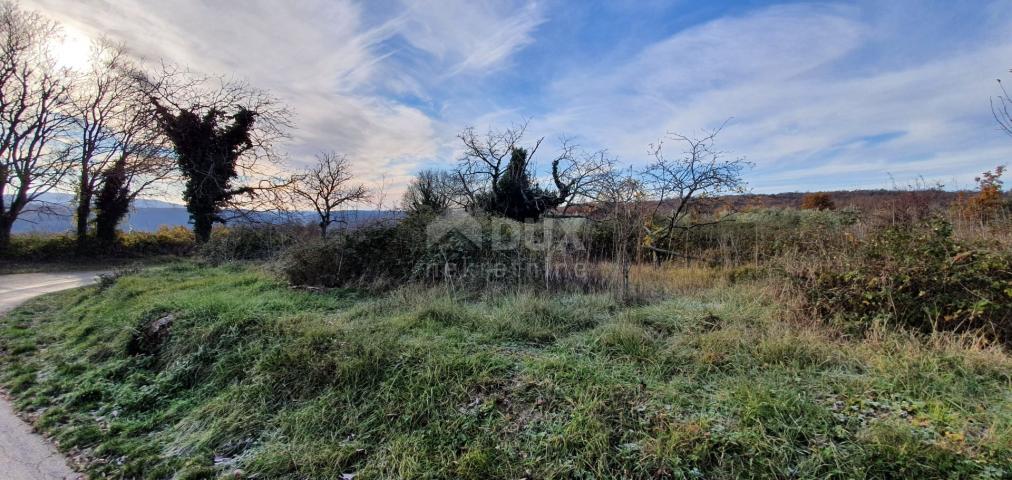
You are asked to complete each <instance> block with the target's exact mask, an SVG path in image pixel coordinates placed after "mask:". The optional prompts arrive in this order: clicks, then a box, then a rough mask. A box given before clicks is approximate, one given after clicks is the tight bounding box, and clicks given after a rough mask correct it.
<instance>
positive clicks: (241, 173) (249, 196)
mask: <svg viewBox="0 0 1012 480" xmlns="http://www.w3.org/2000/svg"><path fill="white" fill-rule="evenodd" d="M148 91H150V92H152V93H151V94H150V98H151V103H152V106H153V111H154V116H155V119H156V124H157V125H158V128H159V130H160V132H161V134H162V135H163V136H164V137H165V138H166V140H167V141H168V144H169V145H170V146H171V148H172V150H173V151H174V153H175V155H174V157H175V161H176V166H177V168H178V171H179V174H180V175H181V176H182V177H183V181H184V189H183V200H184V201H185V202H186V209H187V211H188V212H189V214H190V221H191V222H192V223H193V233H194V236H195V237H196V239H197V241H198V242H206V241H207V240H208V239H209V238H210V236H211V228H212V226H213V225H214V224H215V223H225V222H226V221H227V220H229V219H230V218H235V217H238V216H244V217H245V218H247V219H251V220H255V219H256V218H258V217H259V216H260V214H262V213H264V212H265V211H267V210H270V209H279V210H280V209H283V208H285V207H284V205H282V203H283V200H282V199H283V197H284V195H282V193H283V191H284V187H287V186H288V185H290V184H291V179H288V180H279V179H277V178H273V177H271V176H269V175H268V174H266V173H265V172H264V170H262V169H260V168H259V167H260V165H259V163H261V161H269V162H273V161H275V160H276V158H277V157H276V155H275V154H274V149H273V144H274V142H275V141H277V140H278V139H281V138H284V137H285V130H286V128H287V127H289V126H290V124H289V122H288V111H287V109H286V108H285V106H284V105H283V104H281V103H279V102H278V101H277V100H276V99H275V98H274V97H273V96H271V95H269V94H268V93H266V92H264V91H262V90H258V89H255V88H252V87H250V86H249V85H247V84H246V83H244V82H236V81H223V80H221V79H213V78H206V77H196V76H194V75H193V74H192V73H189V72H179V71H177V70H167V71H164V72H162V73H161V74H160V75H159V76H158V77H157V83H154V82H153V83H152V84H151V85H150V86H149V89H148ZM273 170H277V169H276V168H274V169H273Z"/></svg>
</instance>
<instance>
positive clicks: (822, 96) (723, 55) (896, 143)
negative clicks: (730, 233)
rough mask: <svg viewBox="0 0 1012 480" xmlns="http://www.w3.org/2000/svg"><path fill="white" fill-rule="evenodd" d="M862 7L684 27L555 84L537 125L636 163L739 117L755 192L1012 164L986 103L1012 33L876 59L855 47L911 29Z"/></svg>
mask: <svg viewBox="0 0 1012 480" xmlns="http://www.w3.org/2000/svg"><path fill="white" fill-rule="evenodd" d="M867 16H868V12H866V11H862V9H860V8H858V7H855V6H847V7H838V6H827V5H791V6H775V7H769V8H766V9H762V10H758V11H754V12H751V13H749V14H747V15H743V16H736V17H724V18H721V19H718V20H714V21H711V22H708V23H705V24H702V25H699V26H696V27H693V28H690V29H687V30H684V31H682V32H679V33H677V34H675V35H673V36H671V37H670V38H667V39H665V40H663V41H660V42H658V43H656V44H654V45H651V46H649V47H647V48H645V49H644V50H643V51H642V52H641V54H640V55H638V56H636V57H635V58H633V59H631V60H629V61H628V62H626V63H624V64H619V65H603V66H598V67H597V68H596V69H594V70H590V71H584V72H577V73H576V74H574V75H572V76H570V77H566V78H563V79H560V80H559V81H557V82H556V83H555V84H554V85H553V92H554V95H555V99H556V102H557V103H555V104H554V107H553V108H551V109H549V111H548V113H547V114H546V115H545V116H544V120H543V122H542V123H543V126H544V128H547V129H551V130H563V131H580V132H581V133H583V134H584V135H585V136H588V137H589V138H593V139H605V140H604V142H605V143H606V144H608V145H610V146H611V147H612V149H613V150H614V151H616V152H618V153H619V154H621V155H622V156H623V157H625V159H626V160H631V161H633V162H636V161H641V162H642V161H646V159H647V157H646V155H645V151H646V148H645V146H646V145H647V144H648V143H650V142H651V141H653V140H656V139H657V138H658V137H659V136H661V135H663V134H664V132H666V131H678V132H683V133H694V132H698V131H699V129H701V128H713V127H715V126H717V125H719V124H720V123H722V122H723V121H724V120H726V119H727V118H728V117H732V116H733V117H734V118H733V120H732V121H731V123H730V126H729V127H728V128H727V130H726V131H725V132H724V133H723V134H722V138H721V142H722V146H723V147H724V148H725V149H727V150H730V151H733V152H734V153H737V154H741V155H745V156H747V157H748V158H749V159H750V160H752V161H754V162H755V163H756V164H757V168H756V170H755V171H753V173H752V175H751V176H752V178H753V179H754V180H755V181H754V182H753V184H754V185H755V186H756V187H757V189H758V190H766V189H774V188H783V185H784V184H783V181H784V180H787V179H791V180H794V181H795V182H796V183H795V186H794V188H792V189H800V190H805V189H818V188H834V187H835V188H853V187H856V186H861V185H866V184H867V183H868V182H869V179H871V178H873V177H877V179H881V180H882V182H883V183H884V182H885V181H887V179H888V173H893V174H906V175H908V176H915V175H916V174H918V173H924V174H925V175H928V174H930V175H933V176H934V177H936V178H939V179H942V180H945V181H947V182H948V183H951V181H950V180H951V179H952V178H957V179H958V180H960V181H965V179H967V178H969V177H972V176H973V175H974V173H975V172H978V171H980V170H982V169H985V168H990V167H993V166H994V165H995V164H997V163H1000V162H1006V161H1008V158H1010V157H1012V142H1009V141H1008V139H1007V138H1001V137H1000V136H999V135H996V134H995V133H996V132H994V131H993V130H994V129H993V128H992V127H991V123H990V122H991V119H990V111H989V110H988V106H987V99H988V96H989V95H990V94H992V93H993V92H994V88H995V84H994V78H995V76H996V75H999V74H1000V73H1001V72H1002V71H1004V70H1005V69H1007V68H1008V65H1007V62H1009V60H1008V59H1009V58H1012V40H1009V39H1002V40H995V39H994V38H987V37H986V36H982V37H981V38H980V39H978V41H977V42H976V43H973V44H972V48H971V47H968V48H962V49H958V50H949V51H946V52H945V53H944V54H936V55H933V56H930V57H929V58H927V59H925V60H923V61H920V62H916V63H903V64H901V65H900V66H898V67H897V66H896V65H895V63H892V62H882V63H879V64H875V63H870V62H868V61H866V59H864V58H861V57H862V56H861V55H859V53H860V52H861V51H862V49H864V48H866V47H867V45H868V44H869V43H873V42H882V41H883V38H887V39H889V41H896V42H900V41H902V40H903V32H904V28H903V27H904V25H897V24H896V23H894V22H871V21H868V19H867ZM855 58H857V60H855ZM858 60H860V62H858V63H855V62H857V61H858ZM897 131H898V132H903V134H902V135H900V136H897V137H896V138H886V139H884V140H883V141H879V142H856V143H855V142H853V140H854V139H859V138H863V137H868V136H875V135H879V134H882V133H884V132H897ZM918 169H923V170H918Z"/></svg>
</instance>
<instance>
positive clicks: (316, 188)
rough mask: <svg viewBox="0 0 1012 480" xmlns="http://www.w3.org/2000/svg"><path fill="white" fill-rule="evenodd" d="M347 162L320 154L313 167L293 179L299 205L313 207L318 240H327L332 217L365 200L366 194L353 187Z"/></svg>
mask: <svg viewBox="0 0 1012 480" xmlns="http://www.w3.org/2000/svg"><path fill="white" fill-rule="evenodd" d="M351 182H352V175H351V171H350V165H349V164H348V158H347V157H345V156H342V155H338V154H336V153H321V154H318V155H317V156H316V164H315V165H313V166H312V167H310V168H309V169H308V170H306V172H305V173H303V174H302V175H299V176H297V177H296V179H295V181H294V182H293V183H292V189H291V190H292V193H293V195H294V196H295V198H296V200H297V201H298V202H299V203H302V204H306V205H308V206H310V207H312V209H313V211H315V212H316V214H317V216H319V218H320V223H319V226H320V236H321V237H322V238H327V232H328V229H329V228H330V226H331V225H332V224H334V223H335V222H338V221H339V220H338V219H337V218H336V217H335V213H336V212H337V211H338V209H339V208H341V207H342V206H344V205H346V204H348V203H355V202H361V201H364V200H367V199H368V198H369V190H368V189H366V188H365V185H362V184H352V183H351Z"/></svg>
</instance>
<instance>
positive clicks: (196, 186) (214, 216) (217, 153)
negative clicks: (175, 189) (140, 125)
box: [155, 101, 257, 242]
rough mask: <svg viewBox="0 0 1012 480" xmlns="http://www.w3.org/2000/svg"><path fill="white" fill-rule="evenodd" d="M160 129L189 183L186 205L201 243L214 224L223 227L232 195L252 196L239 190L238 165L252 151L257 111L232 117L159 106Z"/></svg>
mask: <svg viewBox="0 0 1012 480" xmlns="http://www.w3.org/2000/svg"><path fill="white" fill-rule="evenodd" d="M155 105H156V112H157V114H158V124H159V126H160V127H161V129H162V131H163V133H164V134H165V136H166V137H167V138H168V139H169V141H170V142H171V143H172V146H173V149H174V150H175V153H176V161H177V163H178V165H179V170H180V172H181V173H182V174H183V177H184V178H185V182H186V185H185V188H184V190H183V200H185V201H186V210H187V212H189V214H190V220H191V221H192V222H193V233H194V235H195V236H196V238H197V241H199V242H205V241H207V240H208V239H209V238H210V237H211V227H212V226H213V225H214V223H215V222H223V220H222V218H221V217H220V215H219V214H220V213H221V209H222V207H223V206H224V205H226V204H227V202H228V201H229V200H230V199H231V198H232V197H234V196H237V195H242V194H244V193H248V192H249V187H238V188H237V187H235V186H233V181H234V180H235V179H236V178H237V177H238V176H239V167H238V161H239V158H240V157H241V156H242V155H243V153H245V152H246V151H247V150H249V149H252V148H253V141H252V139H251V138H250V131H251V130H252V129H253V124H254V122H256V117H257V112H255V111H253V110H250V109H248V108H246V107H238V108H237V109H236V111H235V112H233V113H228V112H226V111H225V110H223V109H220V108H217V107H211V108H209V109H207V110H206V111H205V112H202V113H201V112H199V111H198V110H197V109H170V108H169V107H167V106H165V105H162V104H161V103H159V102H157V101H156V103H155Z"/></svg>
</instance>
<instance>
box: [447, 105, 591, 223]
mask: <svg viewBox="0 0 1012 480" xmlns="http://www.w3.org/2000/svg"><path fill="white" fill-rule="evenodd" d="M526 131H527V122H526V121H525V122H522V123H520V124H517V125H514V126H512V127H510V128H507V129H505V130H498V131H497V130H492V129H490V130H489V131H488V132H486V133H485V134H484V135H479V134H478V133H477V132H476V131H475V129H474V128H473V127H469V128H466V129H465V130H464V131H463V132H461V134H460V135H458V138H460V140H461V142H462V143H463V144H464V153H463V156H462V157H461V159H460V163H459V165H458V167H457V169H456V172H455V173H456V176H457V179H458V185H459V186H460V189H461V192H462V194H463V197H464V198H465V199H466V200H467V202H466V203H467V206H468V207H469V208H480V209H483V210H485V211H488V212H490V213H496V214H500V215H503V216H506V217H509V218H512V219H514V220H528V219H537V218H540V217H541V216H543V215H545V214H546V213H548V212H551V211H552V210H554V209H556V208H558V207H560V206H562V205H568V204H570V203H571V202H572V201H573V200H574V199H576V198H578V197H581V196H586V194H587V193H588V192H589V189H590V187H591V185H592V184H593V183H594V179H595V178H596V175H598V174H600V173H601V172H603V171H604V170H605V169H606V168H607V167H608V166H610V165H611V160H610V159H608V157H607V156H606V155H605V153H604V152H596V153H593V154H587V153H586V152H582V151H580V150H579V149H578V148H577V146H575V145H573V144H571V143H570V142H569V141H568V140H566V139H563V140H562V141H561V143H562V145H561V149H560V153H559V155H557V156H556V157H555V158H554V159H553V160H552V161H551V168H550V170H549V175H550V179H549V181H550V182H551V184H552V186H553V187H554V190H551V189H546V188H542V187H541V186H540V185H539V184H538V181H537V173H536V167H535V164H534V157H535V155H536V154H537V152H538V150H539V148H540V147H541V144H542V142H543V141H544V138H543V137H542V138H538V139H537V140H536V141H535V142H534V143H533V145H530V146H524V145H523V144H522V142H523V138H524V135H525V133H526Z"/></svg>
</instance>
